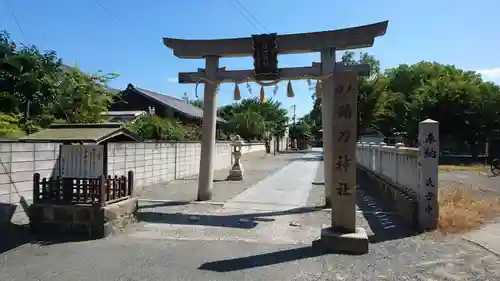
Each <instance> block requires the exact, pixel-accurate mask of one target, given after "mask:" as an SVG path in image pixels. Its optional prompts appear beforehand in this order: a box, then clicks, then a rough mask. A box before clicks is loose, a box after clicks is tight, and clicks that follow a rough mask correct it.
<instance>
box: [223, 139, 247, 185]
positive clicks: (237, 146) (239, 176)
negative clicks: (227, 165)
mask: <svg viewBox="0 0 500 281" xmlns="http://www.w3.org/2000/svg"><path fill="white" fill-rule="evenodd" d="M231 145H232V146H233V153H232V154H233V157H234V164H233V166H232V167H231V170H230V171H229V175H228V176H227V180H230V181H241V180H243V167H242V166H241V163H240V159H241V155H242V153H241V147H242V146H243V141H242V140H240V139H239V137H238V139H237V140H236V141H234V142H233V143H232V144H231Z"/></svg>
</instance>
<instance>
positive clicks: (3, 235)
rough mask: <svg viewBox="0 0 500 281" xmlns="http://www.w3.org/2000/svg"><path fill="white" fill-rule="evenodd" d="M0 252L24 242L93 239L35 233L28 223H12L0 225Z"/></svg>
mask: <svg viewBox="0 0 500 281" xmlns="http://www.w3.org/2000/svg"><path fill="white" fill-rule="evenodd" d="M0 229H1V230H2V231H1V232H0V254H2V253H5V252H8V251H10V250H13V249H15V248H18V247H21V246H23V245H25V244H37V245H53V244H62V243H71V242H83V241H89V240H95V238H89V237H88V236H82V235H68V234H64V235H63V234H54V233H51V234H40V235H35V234H33V233H32V232H31V231H30V228H29V225H27V224H24V225H18V224H13V223H8V224H2V225H0Z"/></svg>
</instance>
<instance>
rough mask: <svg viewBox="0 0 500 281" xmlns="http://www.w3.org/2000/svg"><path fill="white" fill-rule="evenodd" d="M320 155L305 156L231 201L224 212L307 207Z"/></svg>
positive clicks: (308, 154) (227, 203) (313, 153)
mask: <svg viewBox="0 0 500 281" xmlns="http://www.w3.org/2000/svg"><path fill="white" fill-rule="evenodd" d="M320 157H321V154H320V153H317V152H311V153H306V154H304V155H303V156H302V157H300V158H299V159H298V160H296V161H293V162H292V163H290V164H288V165H287V166H285V167H284V168H283V169H281V170H280V171H278V172H276V173H274V174H273V175H271V176H269V177H267V178H265V179H264V180H262V181H260V182H259V183H257V184H255V185H253V186H252V187H251V188H249V189H247V190H246V191H244V192H242V193H240V194H239V195H237V196H236V197H234V198H232V199H230V200H228V201H227V202H226V204H224V207H223V209H233V210H234V209H251V210H265V211H284V210H289V209H292V208H299V207H304V206H305V205H306V202H307V198H308V196H309V192H310V191H311V188H312V184H311V183H312V182H313V181H314V178H315V177H316V172H317V170H318V167H319V163H320V161H318V159H319V158H320Z"/></svg>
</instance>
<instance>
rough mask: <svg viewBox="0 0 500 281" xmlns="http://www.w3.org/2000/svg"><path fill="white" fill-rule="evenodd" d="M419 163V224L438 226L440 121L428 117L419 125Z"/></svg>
mask: <svg viewBox="0 0 500 281" xmlns="http://www.w3.org/2000/svg"><path fill="white" fill-rule="evenodd" d="M418 164H419V168H420V182H419V187H420V188H419V189H420V192H419V193H420V194H419V202H418V203H419V204H418V206H419V208H418V225H419V228H420V229H421V230H424V231H427V230H434V229H436V228H437V226H438V219H439V204H438V200H437V196H438V191H439V190H438V173H439V122H437V121H434V120H431V119H427V120H425V121H422V122H420V123H419V126H418Z"/></svg>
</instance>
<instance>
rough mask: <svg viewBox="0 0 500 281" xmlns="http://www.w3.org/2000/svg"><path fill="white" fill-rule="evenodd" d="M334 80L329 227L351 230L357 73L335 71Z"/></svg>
mask: <svg viewBox="0 0 500 281" xmlns="http://www.w3.org/2000/svg"><path fill="white" fill-rule="evenodd" d="M334 83H335V88H334V92H333V97H334V108H333V116H332V118H333V119H332V123H333V138H332V139H333V161H334V163H333V170H332V171H331V172H332V173H333V184H332V187H333V188H334V190H332V192H331V194H332V228H334V229H339V230H343V231H346V232H354V231H355V228H356V161H355V159H356V138H355V136H356V126H357V118H356V115H357V89H358V74H357V73H356V72H353V71H342V72H336V73H335V75H334Z"/></svg>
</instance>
